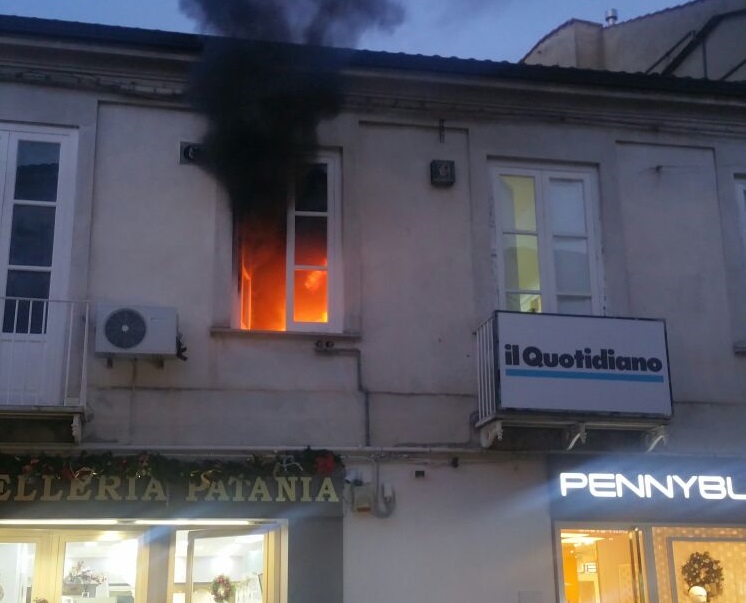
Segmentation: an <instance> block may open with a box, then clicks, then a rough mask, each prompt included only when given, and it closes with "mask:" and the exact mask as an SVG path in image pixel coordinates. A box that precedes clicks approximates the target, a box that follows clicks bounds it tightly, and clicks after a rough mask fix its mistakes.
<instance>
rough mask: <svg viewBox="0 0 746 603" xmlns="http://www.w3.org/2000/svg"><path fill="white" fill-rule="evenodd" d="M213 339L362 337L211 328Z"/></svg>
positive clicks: (351, 333)
mask: <svg viewBox="0 0 746 603" xmlns="http://www.w3.org/2000/svg"><path fill="white" fill-rule="evenodd" d="M210 335H211V336H212V337H238V338H241V339H278V340H281V339H299V340H302V341H315V340H318V339H324V340H330V341H359V340H360V339H361V338H362V335H361V334H360V333H358V332H346V333H324V332H318V331H312V332H307V331H247V330H245V329H234V328H231V327H210Z"/></svg>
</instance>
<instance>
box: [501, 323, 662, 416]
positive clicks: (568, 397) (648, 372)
mask: <svg viewBox="0 0 746 603" xmlns="http://www.w3.org/2000/svg"><path fill="white" fill-rule="evenodd" d="M495 325H496V327H495V331H496V332H495V339H496V341H497V344H496V346H495V356H496V359H497V364H498V367H499V403H500V408H504V409H510V410H532V411H559V412H579V413H624V414H634V415H653V416H670V415H671V388H670V382H669V374H668V353H667V349H666V331H665V324H664V323H663V322H662V321H658V320H639V319H628V318H606V317H594V316H566V315H552V314H531V313H520V312H497V320H496V321H495Z"/></svg>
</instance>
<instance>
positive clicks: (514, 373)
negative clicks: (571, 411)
mask: <svg viewBox="0 0 746 603" xmlns="http://www.w3.org/2000/svg"><path fill="white" fill-rule="evenodd" d="M505 374H506V375H508V376H509V377H539V378H540V379H591V380H593V381H642V382H645V383H663V375H639V374H634V375H627V374H624V373H581V372H579V371H544V370H541V369H515V368H506V369H505Z"/></svg>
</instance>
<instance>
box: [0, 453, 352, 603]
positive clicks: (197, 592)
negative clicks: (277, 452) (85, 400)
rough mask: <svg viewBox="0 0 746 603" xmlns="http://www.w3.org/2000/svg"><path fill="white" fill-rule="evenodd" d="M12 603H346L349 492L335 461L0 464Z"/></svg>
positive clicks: (0, 566)
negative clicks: (344, 507) (345, 506)
mask: <svg viewBox="0 0 746 603" xmlns="http://www.w3.org/2000/svg"><path fill="white" fill-rule="evenodd" d="M0 469H1V470H0V509H1V511H0V589H2V590H1V591H0V592H2V596H1V597H0V598H1V599H2V600H3V601H4V602H5V601H7V602H9V603H32V602H35V603H44V602H45V601H46V602H48V603H52V602H56V603H77V602H80V601H86V602H89V601H90V602H91V603H138V602H145V601H169V602H173V603H210V602H212V601H216V602H218V603H219V602H221V601H226V602H229V603H281V602H284V601H288V600H292V601H294V602H295V601H308V602H311V601H337V602H340V601H341V600H342V595H341V592H342V503H341V501H342V485H343V480H342V479H341V477H340V474H341V471H339V469H340V467H339V465H338V459H336V457H334V456H333V455H331V454H329V453H319V454H314V453H311V454H304V455H302V456H300V457H294V456H292V455H283V456H281V457H272V458H262V459H258V458H255V457H252V458H251V459H248V460H242V461H240V462H235V461H210V462H204V461H202V462H194V461H177V460H173V459H163V458H162V457H150V456H148V455H139V456H137V457H119V458H117V457H113V456H111V455H102V456H98V457H93V456H88V457H85V458H83V457H81V458H77V459H61V458H59V457H43V456H37V457H23V458H19V457H12V456H4V455H3V458H1V459H0Z"/></svg>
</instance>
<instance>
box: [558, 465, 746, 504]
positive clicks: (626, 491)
mask: <svg viewBox="0 0 746 603" xmlns="http://www.w3.org/2000/svg"><path fill="white" fill-rule="evenodd" d="M559 484H560V496H562V497H568V496H572V495H573V494H576V493H578V492H583V493H588V494H589V495H590V496H593V497H594V498H623V497H637V498H660V497H665V498H668V499H669V500H676V499H679V498H691V497H695V496H699V497H700V498H703V499H706V500H723V499H725V498H730V499H731V500H746V493H738V492H736V490H735V488H734V485H733V478H732V477H731V476H722V475H686V476H681V475H666V476H664V477H663V478H662V479H659V478H657V477H655V476H653V475H650V474H648V473H638V474H637V475H634V476H627V475H624V474H622V473H574V472H565V473H560V475H559Z"/></svg>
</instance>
